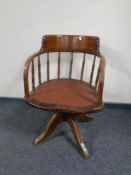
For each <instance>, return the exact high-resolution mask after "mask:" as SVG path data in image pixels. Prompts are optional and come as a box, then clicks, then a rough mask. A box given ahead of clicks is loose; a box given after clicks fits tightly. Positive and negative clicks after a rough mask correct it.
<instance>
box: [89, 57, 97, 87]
mask: <svg viewBox="0 0 131 175" xmlns="http://www.w3.org/2000/svg"><path fill="white" fill-rule="evenodd" d="M95 63H96V55H94V59H93V64H92V69H91V75H90V85H91V84H92V80H93V75H94V69H95Z"/></svg>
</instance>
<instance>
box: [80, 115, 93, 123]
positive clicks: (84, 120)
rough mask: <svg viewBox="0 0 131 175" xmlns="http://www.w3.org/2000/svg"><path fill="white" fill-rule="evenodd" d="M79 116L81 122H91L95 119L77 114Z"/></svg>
mask: <svg viewBox="0 0 131 175" xmlns="http://www.w3.org/2000/svg"><path fill="white" fill-rule="evenodd" d="M77 116H78V120H79V121H80V122H89V121H91V120H93V119H94V117H93V116H91V115H88V114H77Z"/></svg>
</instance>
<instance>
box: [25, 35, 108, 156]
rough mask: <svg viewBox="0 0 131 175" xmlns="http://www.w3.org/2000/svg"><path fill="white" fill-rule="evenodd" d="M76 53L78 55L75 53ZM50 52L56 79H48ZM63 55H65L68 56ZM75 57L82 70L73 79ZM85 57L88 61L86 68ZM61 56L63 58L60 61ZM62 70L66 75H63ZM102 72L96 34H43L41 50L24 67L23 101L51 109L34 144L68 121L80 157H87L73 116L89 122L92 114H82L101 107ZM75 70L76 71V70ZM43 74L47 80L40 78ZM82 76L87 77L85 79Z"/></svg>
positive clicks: (49, 75)
mask: <svg viewBox="0 0 131 175" xmlns="http://www.w3.org/2000/svg"><path fill="white" fill-rule="evenodd" d="M78 53H79V54H80V55H77V54H78ZM52 54H54V57H55V59H56V63H57V64H56V66H54V68H57V70H56V78H53V79H52V78H51V76H52V74H51V70H52V69H51V67H52V66H51V61H52V60H53V59H54V58H53V57H52ZM65 54H68V58H67V57H65ZM56 55H57V57H56ZM81 55H82V57H81ZM51 57H52V58H51ZM75 57H76V58H75ZM78 57H81V63H79V65H77V67H78V68H80V69H81V70H80V72H79V77H78V78H73V70H74V68H75V66H74V64H75V61H76V60H78ZM88 58H89V60H90V63H91V64H90V67H89V65H87V68H86V62H88ZM63 59H66V61H65V62H63ZM42 63H44V66H45V67H44V68H43V67H42V66H43V65H42ZM64 63H68V69H65V68H64V67H63V68H62V66H64V65H63V64H64ZM43 69H44V70H45V69H46V73H43V72H42V71H43ZM63 69H64V72H66V73H67V74H66V76H67V77H62V75H61V72H62V70H63ZM65 70H66V71H65ZM89 70H90V71H89ZM104 71H105V58H104V57H103V56H102V54H101V53H100V51H99V38H98V37H95V36H81V35H80V36H79V35H45V36H44V37H43V39H42V46H41V49H40V50H39V51H38V52H36V53H35V54H33V55H32V56H30V57H29V58H28V59H27V61H26V64H25V67H24V90H25V100H26V101H27V102H28V103H29V104H31V105H33V106H35V107H38V108H42V109H44V110H49V111H53V116H52V117H51V119H50V120H49V122H48V123H47V126H46V127H45V129H44V130H43V131H42V133H41V134H40V135H39V136H38V137H37V138H36V139H35V140H34V144H38V143H40V142H41V141H43V140H45V139H46V138H47V137H48V136H49V135H50V134H51V133H52V132H53V131H54V129H55V128H56V126H57V125H58V124H59V123H60V122H62V121H67V122H68V124H69V125H70V127H71V130H72V132H73V135H74V137H75V140H76V142H77V143H78V145H79V147H80V151H81V153H82V155H83V157H84V158H85V159H87V158H88V155H89V154H88V150H87V148H86V146H85V144H84V141H83V138H82V135H81V133H80V130H79V128H78V124H77V122H76V119H77V118H78V119H80V120H81V121H88V120H89V119H91V117H90V116H88V115H85V113H89V112H91V111H95V110H99V109H102V108H103V102H102V94H103V85H104ZM87 72H88V73H87ZM76 73H77V74H78V71H77V72H76ZM86 73H87V74H86ZM53 74H55V73H53ZM45 75H46V80H44V78H42V76H44V77H45ZM84 77H85V78H87V80H84ZM30 80H31V81H30Z"/></svg>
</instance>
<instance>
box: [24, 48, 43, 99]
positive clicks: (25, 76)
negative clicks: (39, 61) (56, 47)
mask: <svg viewBox="0 0 131 175" xmlns="http://www.w3.org/2000/svg"><path fill="white" fill-rule="evenodd" d="M39 54H40V52H39V51H38V52H36V53H34V54H32V55H31V56H29V57H28V58H27V60H26V63H25V66H24V75H23V78H24V92H25V98H29V82H28V72H29V66H30V63H31V62H32V60H33V59H34V58H35V57H37V56H38V55H39Z"/></svg>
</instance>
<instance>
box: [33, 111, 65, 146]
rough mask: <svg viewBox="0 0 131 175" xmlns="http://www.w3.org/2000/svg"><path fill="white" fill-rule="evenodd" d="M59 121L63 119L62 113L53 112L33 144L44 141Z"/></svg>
mask: <svg viewBox="0 0 131 175" xmlns="http://www.w3.org/2000/svg"><path fill="white" fill-rule="evenodd" d="M61 121H63V116H62V113H58V112H56V113H54V114H53V116H52V117H51V119H50V120H49V121H48V123H47V125H46V127H45V128H44V129H43V131H42V133H41V134H40V135H39V136H38V137H37V138H36V139H35V140H34V141H33V144H34V145H36V144H38V143H41V142H42V141H44V140H45V139H46V138H47V137H48V136H49V135H50V134H51V133H52V132H53V131H54V130H55V128H56V127H57V125H58V124H59V123H60V122H61Z"/></svg>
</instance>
